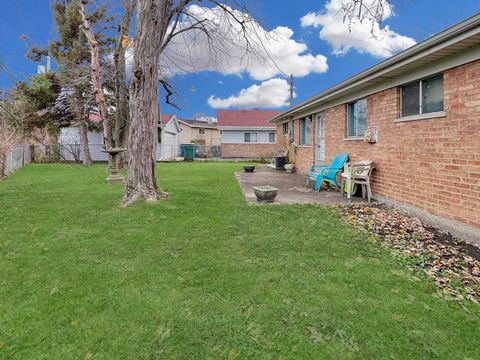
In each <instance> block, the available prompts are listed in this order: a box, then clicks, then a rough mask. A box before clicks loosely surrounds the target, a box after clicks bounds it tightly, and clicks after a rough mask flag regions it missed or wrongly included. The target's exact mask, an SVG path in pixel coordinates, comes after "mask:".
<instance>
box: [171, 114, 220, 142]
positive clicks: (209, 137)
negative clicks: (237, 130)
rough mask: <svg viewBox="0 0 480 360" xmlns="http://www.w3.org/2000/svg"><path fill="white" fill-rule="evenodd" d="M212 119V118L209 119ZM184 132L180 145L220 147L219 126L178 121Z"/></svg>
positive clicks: (211, 123)
mask: <svg viewBox="0 0 480 360" xmlns="http://www.w3.org/2000/svg"><path fill="white" fill-rule="evenodd" d="M209 119H211V118H209ZM178 122H179V124H180V128H181V129H182V132H181V133H180V143H181V144H189V143H195V144H198V145H205V146H218V145H220V131H219V130H218V127H217V124H216V123H214V122H212V121H211V120H210V121H201V120H190V119H178Z"/></svg>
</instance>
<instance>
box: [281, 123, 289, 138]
mask: <svg viewBox="0 0 480 360" xmlns="http://www.w3.org/2000/svg"><path fill="white" fill-rule="evenodd" d="M288 125H289V123H288V122H286V123H283V124H282V129H283V135H288V133H289V129H288Z"/></svg>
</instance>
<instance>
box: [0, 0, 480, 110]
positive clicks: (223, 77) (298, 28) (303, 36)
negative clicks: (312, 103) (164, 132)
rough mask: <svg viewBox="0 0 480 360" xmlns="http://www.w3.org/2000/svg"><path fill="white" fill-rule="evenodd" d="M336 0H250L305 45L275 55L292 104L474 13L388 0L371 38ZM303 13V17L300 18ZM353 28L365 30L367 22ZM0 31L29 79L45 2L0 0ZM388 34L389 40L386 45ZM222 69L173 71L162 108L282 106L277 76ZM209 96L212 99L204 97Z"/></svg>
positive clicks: (474, 1) (50, 29) (44, 23)
mask: <svg viewBox="0 0 480 360" xmlns="http://www.w3.org/2000/svg"><path fill="white" fill-rule="evenodd" d="M336 1H337V2H338V1H341V0H328V1H323V0H322V1H320V0H319V1H313V0H297V1H295V2H292V1H287V0H256V1H251V4H252V5H251V6H252V12H253V13H254V14H255V15H256V17H257V18H258V19H259V20H260V23H261V26H262V28H263V29H264V30H265V31H267V32H270V31H272V30H273V29H275V28H278V27H282V29H283V30H282V32H287V35H286V36H285V37H284V38H283V40H285V41H289V43H288V44H286V45H285V44H284V46H283V47H282V49H284V50H285V49H287V50H288V49H290V48H291V46H290V45H289V44H293V45H294V46H298V47H301V46H303V47H305V49H304V51H303V52H298V53H295V54H289V55H285V56H283V55H282V53H280V54H277V57H276V58H275V59H276V61H277V62H278V63H281V64H282V65H283V66H284V68H289V69H293V70H291V71H298V73H299V74H300V75H299V76H296V77H295V93H296V98H295V103H298V102H300V101H302V100H305V99H307V98H308V97H310V96H312V95H314V94H316V93H318V92H320V91H322V90H324V89H326V88H328V87H329V86H331V85H333V84H335V83H337V82H339V81H341V80H343V79H345V78H347V77H349V76H351V75H353V74H355V73H357V72H359V71H361V70H363V69H365V68H367V67H369V66H371V65H374V64H376V63H378V62H379V61H381V60H383V59H384V58H385V57H387V56H388V54H389V53H393V52H394V51H397V48H398V44H397V43H395V46H392V44H391V42H392V41H393V42H396V41H397V40H398V39H400V43H402V44H404V46H406V45H409V44H411V43H412V42H413V41H416V42H418V41H421V40H423V39H425V38H427V37H428V36H430V35H432V34H435V33H437V32H438V31H441V30H442V29H444V28H446V27H448V26H450V25H453V24H455V23H456V22H459V21H461V20H463V19H464V18H467V17H469V16H471V15H473V14H475V13H477V12H480V2H479V1H478V0H462V1H458V2H453V1H450V0H416V1H414V0H396V1H394V2H393V3H394V14H393V15H392V16H390V17H388V18H387V19H386V21H385V23H384V25H386V26H388V32H381V33H380V34H381V35H380V37H379V38H378V39H371V38H370V39H369V38H368V36H363V37H362V36H361V34H362V33H361V31H364V30H365V29H363V28H362V29H356V31H352V33H349V32H348V31H345V29H342V27H341V26H343V25H344V24H342V23H341V21H339V20H338V19H337V20H335V17H340V18H341V14H337V13H335V12H334V11H332V9H334V7H335V6H334V5H335V4H334V3H335V2H336ZM329 8H330V11H329V10H328V9H329ZM307 14H310V15H309V17H307V18H304V16H305V15H307ZM334 15H335V16H334ZM302 18H303V21H302V20H301V19H302ZM302 24H303V26H302ZM358 26H368V28H370V26H369V25H365V24H364V25H360V24H358ZM287 28H288V29H287ZM320 31H322V33H323V35H322V37H321V36H320V34H319V33H320ZM291 32H293V34H291ZM0 34H1V35H0V63H1V64H2V65H3V66H6V67H7V69H8V72H9V74H10V77H12V78H13V80H25V79H27V78H28V77H29V76H30V75H32V74H34V73H35V72H36V66H37V64H35V63H32V62H31V61H30V60H28V59H26V58H25V53H26V51H27V47H28V46H29V44H37V45H44V44H46V43H47V42H48V41H49V40H51V39H53V38H54V37H55V26H54V24H53V19H52V14H51V11H50V1H48V0H3V1H2V12H1V13H0ZM23 34H25V35H27V36H28V40H27V41H24V40H21V39H20V36H21V35H23ZM359 34H360V35H359ZM390 37H391V39H390ZM389 39H390V40H392V41H390V43H389ZM283 40H282V41H283ZM279 41H281V40H279ZM382 41H383V42H382ZM375 42H377V43H375ZM302 44H304V45H302ZM392 49H393V50H392ZM284 50H282V51H284ZM324 57H325V58H324ZM225 61H227V62H228V59H227V60H225ZM298 61H300V62H298ZM297 62H298V63H297ZM324 62H326V64H327V65H328V69H327V68H326V66H325V63H324ZM307 63H308V64H307ZM222 69H223V70H222V71H223V72H224V74H221V73H219V72H217V71H200V70H201V69H194V71H199V72H194V73H187V74H177V75H176V76H174V77H173V80H172V82H173V84H174V85H175V88H176V90H177V92H178V94H179V96H178V97H177V99H176V101H177V103H178V104H179V105H180V106H181V108H182V109H181V110H180V111H177V110H175V109H173V108H171V107H169V106H168V105H162V113H171V112H174V113H177V114H178V115H179V117H191V116H192V115H194V114H195V113H199V112H200V113H203V114H205V115H207V116H208V115H211V116H215V114H216V109H215V108H214V107H212V106H217V107H218V106H221V107H226V106H229V105H232V106H233V107H232V108H238V107H241V108H248V107H257V106H256V105H260V106H258V107H263V108H266V107H268V108H272V107H275V108H279V109H282V108H285V106H283V104H284V103H285V98H284V96H286V91H287V88H286V87H285V84H286V83H285V80H284V79H285V78H284V77H283V76H282V74H279V73H276V74H269V71H266V72H267V73H265V69H263V70H262V71H260V72H259V70H258V69H257V68H255V67H250V68H247V69H244V71H240V72H239V71H236V70H235V71H233V70H232V71H230V70H229V69H227V70H225V67H223V68H222ZM291 71H290V72H291ZM287 72H289V71H287ZM252 74H253V75H252ZM262 83H263V85H262ZM12 85H13V82H12V79H10V78H9V77H8V76H7V75H6V74H5V72H3V71H0V89H6V88H9V87H11V86H12ZM252 86H253V88H252ZM242 90H244V91H243V93H241V91H242ZM232 96H233V97H232ZM210 97H213V101H212V99H211V101H210V102H209V101H208V100H209V98H210ZM239 104H240V105H239Z"/></svg>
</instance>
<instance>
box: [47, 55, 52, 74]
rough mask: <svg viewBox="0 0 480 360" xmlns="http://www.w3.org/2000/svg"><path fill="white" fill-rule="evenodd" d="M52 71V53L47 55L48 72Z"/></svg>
mask: <svg viewBox="0 0 480 360" xmlns="http://www.w3.org/2000/svg"><path fill="white" fill-rule="evenodd" d="M50 71H52V60H51V59H50V54H48V55H47V73H49V72H50Z"/></svg>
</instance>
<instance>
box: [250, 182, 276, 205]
mask: <svg viewBox="0 0 480 360" xmlns="http://www.w3.org/2000/svg"><path fill="white" fill-rule="evenodd" d="M253 192H254V193H255V196H256V197H257V201H258V202H260V203H273V202H274V201H275V198H276V197H277V194H278V189H277V188H274V187H273V186H270V185H266V186H254V187H253Z"/></svg>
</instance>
